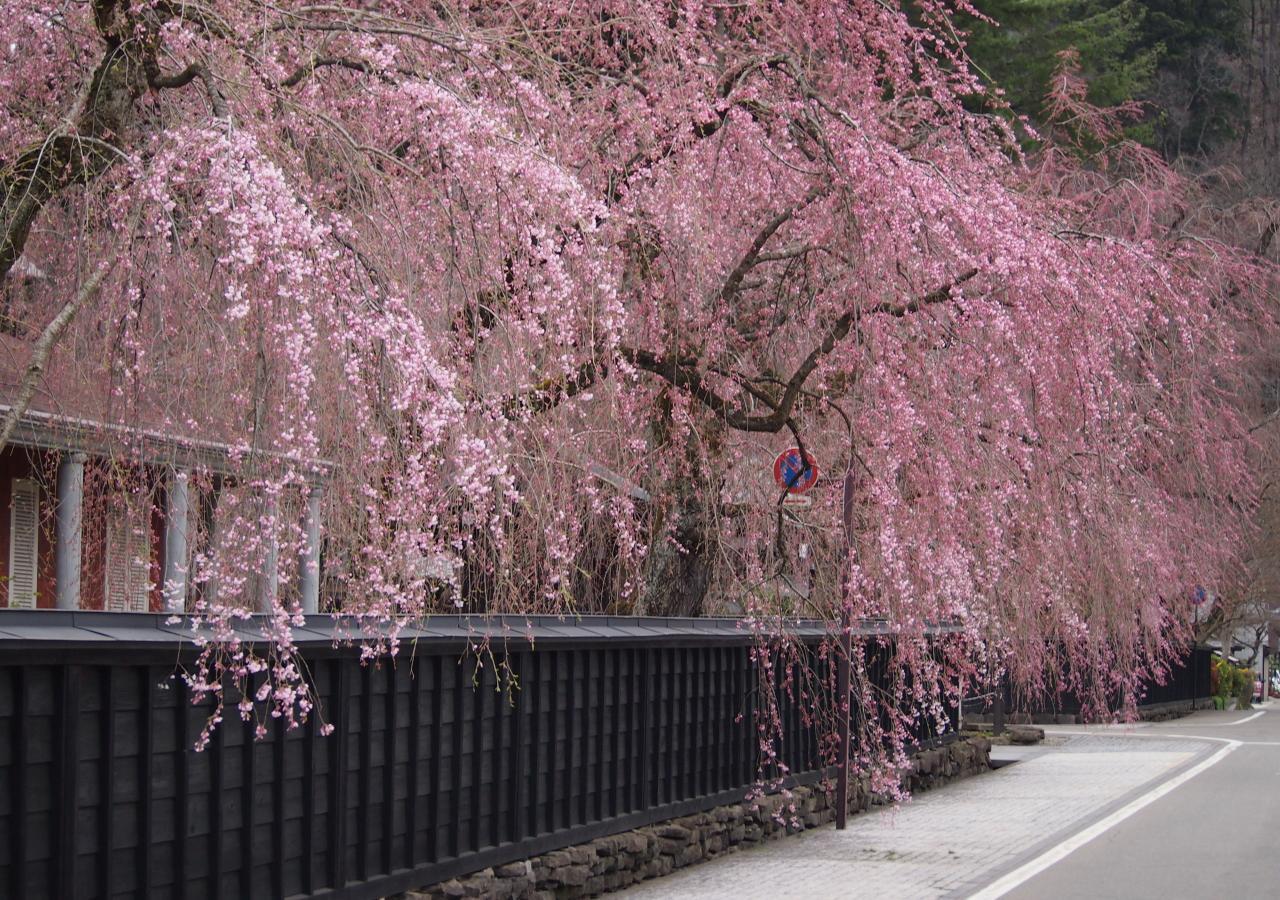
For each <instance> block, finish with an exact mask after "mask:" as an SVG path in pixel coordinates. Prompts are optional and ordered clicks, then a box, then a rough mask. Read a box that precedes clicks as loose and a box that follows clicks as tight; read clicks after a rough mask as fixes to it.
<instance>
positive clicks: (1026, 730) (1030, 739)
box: [1009, 725, 1044, 744]
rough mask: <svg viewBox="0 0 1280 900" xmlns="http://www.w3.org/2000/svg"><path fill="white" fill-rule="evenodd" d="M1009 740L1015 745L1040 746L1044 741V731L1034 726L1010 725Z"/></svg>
mask: <svg viewBox="0 0 1280 900" xmlns="http://www.w3.org/2000/svg"><path fill="white" fill-rule="evenodd" d="M1009 740H1010V741H1012V742H1013V743H1015V744H1038V743H1040V742H1041V741H1043V740H1044V729H1043V728H1036V727H1035V726H1034V725H1010V726H1009Z"/></svg>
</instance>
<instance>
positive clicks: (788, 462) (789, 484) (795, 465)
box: [773, 447, 818, 494]
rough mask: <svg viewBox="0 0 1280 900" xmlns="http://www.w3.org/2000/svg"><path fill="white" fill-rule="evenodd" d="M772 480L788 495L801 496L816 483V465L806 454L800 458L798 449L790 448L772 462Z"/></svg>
mask: <svg viewBox="0 0 1280 900" xmlns="http://www.w3.org/2000/svg"><path fill="white" fill-rule="evenodd" d="M773 480H774V481H776V482H778V487H780V488H783V489H784V490H786V491H787V493H789V494H803V493H805V492H806V491H808V490H810V489H811V488H812V487H813V486H814V485H815V484H817V483H818V464H817V463H816V462H814V460H813V457H812V456H810V455H809V454H808V453H806V454H804V456H803V457H802V456H801V455H800V449H799V448H798V447H791V448H789V449H787V450H783V451H782V452H781V453H779V454H778V458H777V459H775V460H774V461H773Z"/></svg>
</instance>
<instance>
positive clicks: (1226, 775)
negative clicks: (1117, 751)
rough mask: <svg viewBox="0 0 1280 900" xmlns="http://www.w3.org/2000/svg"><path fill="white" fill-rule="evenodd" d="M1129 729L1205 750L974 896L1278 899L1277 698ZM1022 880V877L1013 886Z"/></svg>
mask: <svg viewBox="0 0 1280 900" xmlns="http://www.w3.org/2000/svg"><path fill="white" fill-rule="evenodd" d="M1063 730H1068V729H1063ZM1091 731H1092V730H1091ZM1094 733H1096V732H1094ZM1130 733H1131V734H1137V733H1142V734H1148V735H1152V736H1153V737H1154V736H1155V735H1157V734H1159V735H1170V736H1173V735H1177V736H1187V737H1197V738H1202V739H1204V750H1203V751H1202V752H1201V753H1198V754H1197V756H1196V757H1195V758H1194V759H1192V760H1190V761H1188V762H1187V763H1185V764H1184V765H1182V766H1181V767H1179V769H1177V770H1174V771H1171V772H1169V773H1167V774H1166V775H1163V776H1161V778H1160V779H1158V780H1157V781H1156V782H1155V783H1149V784H1146V785H1143V786H1142V787H1141V788H1139V789H1137V790H1136V791H1134V792H1132V795H1131V796H1129V797H1126V798H1124V799H1123V800H1120V801H1117V802H1116V803H1115V804H1112V808H1110V809H1108V810H1103V811H1099V812H1098V813H1097V814H1096V815H1095V816H1093V817H1091V818H1092V821H1091V822H1086V823H1081V824H1080V825H1079V827H1077V828H1076V829H1075V831H1074V833H1073V834H1072V835H1065V836H1060V837H1061V840H1060V841H1059V842H1058V843H1057V844H1053V845H1051V846H1048V847H1040V848H1037V853H1038V856H1037V857H1033V858H1032V859H1031V860H1028V861H1027V862H1026V863H1024V864H1022V872H1021V873H1019V872H1018V870H1017V869H1015V870H1014V872H1013V873H1008V874H1006V876H1005V879H1004V881H1005V884H1004V885H1001V883H1000V882H999V881H997V882H996V883H995V884H996V887H997V889H996V890H988V891H983V892H981V893H980V894H979V895H978V896H984V897H995V896H1003V897H1007V898H1011V900H1015V898H1016V900H1046V898H1049V900H1052V898H1077V897H1079V898H1085V897H1087V898H1111V897H1116V898H1120V897H1123V898H1144V897H1160V898H1182V897H1186V898H1197V900H1200V898H1209V897H1229V896H1238V897H1268V898H1270V897H1280V702H1276V701H1272V702H1271V703H1270V704H1268V705H1267V707H1265V708H1264V709H1263V711H1262V714H1261V715H1256V716H1255V715H1254V714H1252V713H1247V712H1234V713H1228V712H1204V713H1197V714H1195V715H1193V716H1190V717H1187V718H1184V719H1177V720H1174V721H1171V722H1164V723H1158V724H1155V725H1152V726H1150V727H1149V728H1146V729H1142V731H1141V732H1137V731H1135V732H1130ZM1197 767H1200V768H1198V770H1197ZM1193 770H1194V771H1195V774H1193V775H1192V776H1191V777H1189V778H1186V779H1185V780H1183V781H1182V782H1181V783H1178V780H1179V778H1180V775H1186V774H1187V773H1189V772H1192V771H1193ZM1170 787H1171V788H1172V789H1170ZM1162 791H1165V792H1164V793H1161V792H1162ZM1153 794H1155V795H1157V796H1155V797H1154V799H1152V795H1153ZM1143 803H1145V805H1142V804H1143ZM1135 805H1138V806H1140V808H1139V809H1137V811H1136V812H1132V813H1131V814H1129V815H1127V817H1124V818H1122V820H1120V821H1114V820H1115V819H1116V818H1117V817H1119V816H1124V813H1125V812H1126V810H1127V809H1128V808H1131V807H1133V806H1135ZM1081 840H1084V841H1085V842H1084V843H1083V844H1082V845H1080V846H1075V847H1074V849H1071V847H1072V846H1073V844H1078V843H1079V842H1080V841H1081ZM1055 848H1059V849H1057V850H1056V852H1055ZM1067 849H1070V852H1069V853H1067V854H1066V855H1065V856H1062V858H1060V859H1056V860H1054V859H1053V857H1054V856H1056V855H1058V854H1061V852H1062V850H1067ZM1037 860H1038V862H1037ZM1045 863H1049V864H1048V865H1047V867H1045V868H1043V870H1042V871H1039V872H1035V871H1034V870H1035V869H1036V868H1037V867H1038V866H1042V865H1044V864H1045ZM1020 877H1025V878H1026V880H1024V881H1022V882H1021V883H1020V884H1016V885H1015V884H1013V883H1011V882H1016V881H1017V880H1019V878H1020ZM1001 887H1004V888H1008V889H1007V890H1000V888H1001Z"/></svg>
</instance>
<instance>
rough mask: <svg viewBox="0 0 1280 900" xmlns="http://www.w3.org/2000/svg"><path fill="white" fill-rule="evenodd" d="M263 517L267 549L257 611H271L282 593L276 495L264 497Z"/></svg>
mask: <svg viewBox="0 0 1280 900" xmlns="http://www.w3.org/2000/svg"><path fill="white" fill-rule="evenodd" d="M263 518H264V519H265V520H266V522H267V526H266V527H267V549H266V552H265V553H264V554H263V559H262V573H261V576H260V577H259V578H258V598H257V608H256V610H255V612H260V613H269V612H271V611H272V610H273V609H275V606H276V598H277V597H278V596H279V594H280V566H279V556H280V540H279V537H278V536H277V535H276V520H277V519H279V518H280V511H279V506H278V504H277V502H276V498H275V497H264V498H263Z"/></svg>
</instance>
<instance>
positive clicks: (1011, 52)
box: [966, 0, 1245, 158]
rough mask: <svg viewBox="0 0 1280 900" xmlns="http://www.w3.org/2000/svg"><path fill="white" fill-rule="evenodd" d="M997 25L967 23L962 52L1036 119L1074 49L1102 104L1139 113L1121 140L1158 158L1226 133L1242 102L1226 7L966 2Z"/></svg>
mask: <svg viewBox="0 0 1280 900" xmlns="http://www.w3.org/2000/svg"><path fill="white" fill-rule="evenodd" d="M975 6H976V7H977V8H978V9H979V10H980V11H981V12H982V13H983V14H984V15H987V16H990V17H991V18H992V19H994V20H995V21H996V22H997V23H999V24H998V25H991V24H988V23H985V22H982V21H980V20H976V19H970V20H968V21H967V22H966V26H967V28H968V30H969V31H970V35H971V36H970V55H971V57H972V59H973V61H974V63H975V64H976V65H977V66H978V68H979V69H980V70H981V71H982V72H983V73H984V74H985V75H986V76H987V77H988V79H989V80H990V81H991V82H992V83H993V84H994V85H997V86H999V87H1001V88H1003V90H1004V91H1005V92H1006V99H1007V100H1008V101H1009V102H1010V104H1011V105H1012V107H1013V109H1014V111H1015V112H1017V113H1018V114H1020V115H1025V116H1027V117H1028V118H1029V119H1030V120H1031V121H1032V122H1033V123H1034V122H1036V121H1037V120H1038V119H1039V117H1040V114H1041V112H1042V110H1043V103H1044V97H1045V93H1046V91H1047V90H1048V87H1049V79H1050V76H1051V75H1052V73H1053V70H1054V67H1055V66H1056V65H1057V62H1058V60H1057V54H1058V53H1059V52H1060V51H1062V50H1064V49H1066V48H1068V47H1074V48H1075V49H1076V50H1077V51H1079V54H1080V61H1081V65H1082V67H1083V74H1084V76H1085V77H1086V79H1088V81H1089V84H1090V96H1089V99H1090V100H1091V101H1093V102H1095V103H1098V104H1100V105H1104V106H1112V105H1117V104H1120V103H1124V102H1127V101H1131V100H1139V101H1143V102H1144V103H1146V104H1147V110H1148V112H1147V114H1146V116H1145V117H1144V118H1143V119H1142V120H1141V121H1140V122H1138V123H1136V124H1135V126H1134V128H1133V130H1132V133H1131V136H1132V137H1134V138H1136V139H1138V140H1141V141H1143V142H1144V143H1147V144H1150V145H1152V146H1156V147H1159V148H1160V149H1161V150H1162V151H1163V152H1164V153H1165V155H1166V156H1168V157H1170V158H1175V157H1179V156H1183V155H1187V154H1192V155H1201V154H1205V153H1207V152H1209V151H1211V150H1212V149H1213V148H1214V147H1216V146H1218V145H1220V144H1221V143H1222V142H1224V141H1227V140H1229V139H1230V138H1231V137H1233V136H1234V135H1235V133H1236V130H1237V128H1238V127H1239V124H1240V121H1241V117H1242V115H1243V103H1242V101H1241V97H1240V94H1239V92H1238V87H1237V85H1236V84H1235V78H1234V72H1233V64H1234V62H1235V60H1236V57H1237V55H1238V54H1239V53H1240V52H1241V48H1242V34H1243V27H1244V19H1245V5H1244V4H1243V3H1240V2H1236V0H976V2H975Z"/></svg>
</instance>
